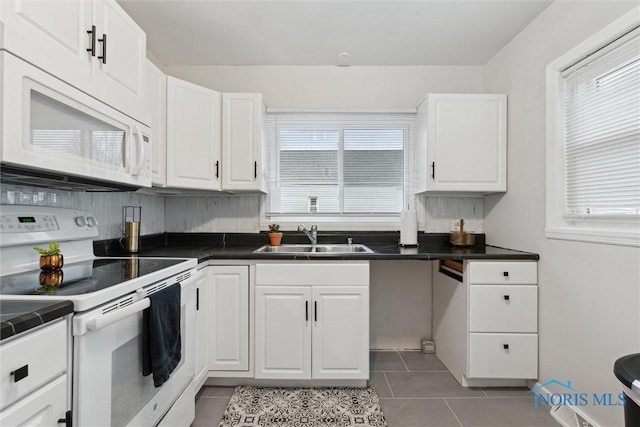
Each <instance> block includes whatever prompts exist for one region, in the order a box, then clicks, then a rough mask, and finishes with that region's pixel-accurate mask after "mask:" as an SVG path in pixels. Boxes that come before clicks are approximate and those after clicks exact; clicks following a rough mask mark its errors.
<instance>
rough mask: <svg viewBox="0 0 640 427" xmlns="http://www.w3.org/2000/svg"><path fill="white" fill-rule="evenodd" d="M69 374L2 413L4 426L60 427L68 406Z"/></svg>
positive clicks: (0, 418) (0, 414) (0, 421)
mask: <svg viewBox="0 0 640 427" xmlns="http://www.w3.org/2000/svg"><path fill="white" fill-rule="evenodd" d="M67 382H68V376H67V374H64V375H62V376H61V377H58V378H57V379H55V380H54V381H52V382H51V383H49V384H47V385H45V386H44V387H40V388H38V389H37V390H36V391H34V392H33V393H31V394H30V395H28V396H27V397H25V398H24V399H22V400H20V401H18V402H17V403H16V404H15V405H12V406H10V407H9V408H8V409H6V410H4V411H2V412H0V425H2V426H42V427H45V426H58V425H60V423H59V422H58V420H60V419H65V414H66V412H67V409H68V408H69V406H70V405H68V404H67Z"/></svg>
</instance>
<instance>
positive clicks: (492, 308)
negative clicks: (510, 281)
mask: <svg viewBox="0 0 640 427" xmlns="http://www.w3.org/2000/svg"><path fill="white" fill-rule="evenodd" d="M469 331H470V332H533V333H535V332H538V287H537V286H535V285H521V286H495V285H483V286H469Z"/></svg>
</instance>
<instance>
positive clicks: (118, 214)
mask: <svg viewBox="0 0 640 427" xmlns="http://www.w3.org/2000/svg"><path fill="white" fill-rule="evenodd" d="M0 199H1V203H2V204H16V205H18V204H20V205H36V206H52V207H57V208H73V209H80V210H84V211H88V212H91V213H93V214H94V215H95V216H96V218H97V219H98V223H99V226H98V229H99V230H100V236H99V239H115V238H118V237H121V236H122V232H121V231H120V225H121V223H122V207H123V206H142V229H141V230H140V232H141V234H154V233H162V232H164V223H165V220H164V197H162V196H156V195H149V194H142V193H134V192H122V193H121V192H113V193H98V192H96V193H86V192H76V191H64V190H50V189H46V188H37V187H28V186H17V185H2V189H1V190H0Z"/></svg>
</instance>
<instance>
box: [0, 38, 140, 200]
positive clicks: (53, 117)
mask: <svg viewBox="0 0 640 427" xmlns="http://www.w3.org/2000/svg"><path fill="white" fill-rule="evenodd" d="M0 85H1V86H0V93H1V94H2V100H1V104H0V118H1V119H0V120H1V121H0V129H1V130H0V149H1V151H0V161H1V162H2V177H3V181H5V182H7V180H6V179H5V177H6V176H12V175H7V173H5V172H6V171H14V170H15V171H21V172H23V174H24V175H25V176H27V177H28V176H29V174H30V173H32V174H33V176H35V177H45V176H46V177H52V178H53V179H56V178H55V177H57V180H61V181H69V182H82V183H88V184H89V187H91V185H90V184H91V183H98V184H100V183H105V184H111V186H112V187H115V188H127V189H135V188H139V187H150V186H151V129H149V127H147V126H145V125H144V124H142V123H140V122H138V121H136V120H134V119H132V118H131V117H129V116H127V115H125V114H123V113H121V112H120V111H118V110H115V109H114V108H112V107H110V106H108V105H106V104H104V103H103V102H101V101H99V100H97V99H96V98H93V97H91V96H89V95H87V94H86V93H84V92H82V91H80V90H78V89H76V88H75V87H73V86H71V85H69V84H67V83H65V82H63V81H62V80H59V79H58V78H56V77H53V76H52V75H50V74H48V73H46V72H45V71H43V70H41V69H39V68H37V67H35V66H33V65H31V64H29V63H27V62H24V61H23V60H21V59H19V58H17V57H15V56H13V55H12V54H11V53H9V52H6V51H0ZM8 182H12V181H8ZM21 183H29V181H26V182H25V181H22V182H21ZM67 187H68V186H67ZM106 187H109V185H107V186H106Z"/></svg>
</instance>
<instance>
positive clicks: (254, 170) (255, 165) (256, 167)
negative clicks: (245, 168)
mask: <svg viewBox="0 0 640 427" xmlns="http://www.w3.org/2000/svg"><path fill="white" fill-rule="evenodd" d="M253 177H254V178H255V179H258V161H257V160H256V161H255V162H253Z"/></svg>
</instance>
